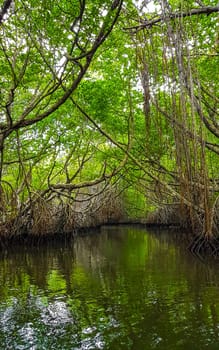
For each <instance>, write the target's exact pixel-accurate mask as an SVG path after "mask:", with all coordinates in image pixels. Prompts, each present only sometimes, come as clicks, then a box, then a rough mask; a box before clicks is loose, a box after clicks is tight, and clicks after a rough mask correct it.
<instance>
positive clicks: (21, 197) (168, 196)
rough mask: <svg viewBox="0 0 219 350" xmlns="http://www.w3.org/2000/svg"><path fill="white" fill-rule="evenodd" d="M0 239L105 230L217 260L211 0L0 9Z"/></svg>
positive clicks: (216, 89) (216, 74) (68, 2)
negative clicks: (147, 233)
mask: <svg viewBox="0 0 219 350" xmlns="http://www.w3.org/2000/svg"><path fill="white" fill-rule="evenodd" d="M0 80H1V83H0V240H1V242H2V244H3V245H4V244H5V242H6V241H8V240H9V241H10V239H14V238H18V237H29V236H30V237H36V238H39V237H44V236H47V237H48V236H53V235H55V234H58V235H65V234H70V235H75V234H77V232H79V231H80V230H82V229H89V228H92V227H97V226H101V225H103V224H109V223H127V222H132V223H133V222H138V223H139V222H140V223H144V224H146V225H158V226H162V225H166V226H173V227H177V228H179V229H181V230H183V231H184V232H187V236H188V237H189V240H190V249H191V251H192V252H194V253H196V254H200V253H202V252H206V251H207V252H209V253H210V254H212V255H218V251H219V240H218V235H219V162H218V160H219V143H218V139H219V4H218V0H202V1H201V0H197V1H193V0H153V1H152V0H145V1H140V0H139V1H137V0H114V1H111V0H60V1H52V0H46V1H43V0H37V1H35V0H4V1H1V2H0Z"/></svg>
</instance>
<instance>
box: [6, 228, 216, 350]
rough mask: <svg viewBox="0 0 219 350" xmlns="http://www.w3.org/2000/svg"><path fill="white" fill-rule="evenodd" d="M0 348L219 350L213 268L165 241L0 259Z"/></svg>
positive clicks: (65, 247) (128, 236) (100, 242)
mask: <svg viewBox="0 0 219 350" xmlns="http://www.w3.org/2000/svg"><path fill="white" fill-rule="evenodd" d="M0 281H1V284H0V349H109V350H111V349H112V350H120V349H124V350H127V349H133V350H138V349H139V350H143V349H145V350H146V349H147V350H148V349H162V350H165V349H168V350H171V349H173V350H175V349H185V348H186V349H192V350H195V349H198V350H200V349H218V348H219V318H218V315H219V285H218V283H219V269H218V266H217V263H216V261H215V262H214V263H213V264H203V263H202V262H200V261H198V260H197V259H195V258H194V257H193V256H192V255H191V254H189V252H187V251H186V249H185V247H182V246H180V245H179V244H178V243H176V242H175V240H174V239H173V237H172V236H170V235H167V234H166V233H165V232H162V233H161V232H160V233H156V234H155V233H147V232H145V231H144V230H142V229H136V228H135V229H134V228H130V227H120V228H113V227H111V228H109V227H108V228H106V227H105V228H103V229H102V232H101V233H99V234H98V233H97V234H92V235H90V236H85V237H79V238H77V239H76V240H75V241H74V242H70V243H65V244H64V243H63V244H60V243H57V244H53V245H52V246H51V245H50V246H41V247H40V246H39V247H38V248H31V249H27V248H25V247H14V248H13V249H11V250H9V251H7V252H1V254H0Z"/></svg>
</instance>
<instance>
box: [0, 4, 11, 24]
mask: <svg viewBox="0 0 219 350" xmlns="http://www.w3.org/2000/svg"><path fill="white" fill-rule="evenodd" d="M12 1H13V0H5V2H4V3H3V6H2V8H1V11H0V24H2V22H3V17H4V15H6V13H7V12H8V9H9V7H10V6H11V4H12Z"/></svg>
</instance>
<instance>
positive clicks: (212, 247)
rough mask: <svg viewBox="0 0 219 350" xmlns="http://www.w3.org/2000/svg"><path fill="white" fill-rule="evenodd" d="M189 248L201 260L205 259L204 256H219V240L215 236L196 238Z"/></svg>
mask: <svg viewBox="0 0 219 350" xmlns="http://www.w3.org/2000/svg"><path fill="white" fill-rule="evenodd" d="M188 248H189V250H190V251H191V253H192V254H194V255H195V256H198V257H199V258H203V257H204V256H214V257H216V256H219V240H218V239H217V238H215V237H214V236H212V237H209V236H203V235H199V236H196V237H195V238H194V240H193V241H192V242H191V243H190V245H189V247H188Z"/></svg>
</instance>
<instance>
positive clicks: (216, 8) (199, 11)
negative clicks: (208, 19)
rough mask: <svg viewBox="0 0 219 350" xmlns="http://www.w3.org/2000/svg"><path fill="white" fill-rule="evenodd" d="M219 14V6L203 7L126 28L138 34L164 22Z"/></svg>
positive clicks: (161, 16) (170, 14)
mask: <svg viewBox="0 0 219 350" xmlns="http://www.w3.org/2000/svg"><path fill="white" fill-rule="evenodd" d="M215 12H219V5H218V6H206V7H201V8H196V9H192V10H190V11H188V12H175V13H169V14H168V15H164V16H163V15H160V17H158V18H154V19H151V20H149V21H148V20H145V21H144V22H143V23H142V24H140V25H137V26H133V27H128V28H124V29H125V30H130V31H133V32H138V31H139V30H142V29H144V28H151V27H153V26H154V25H155V24H157V23H160V22H163V21H168V20H171V19H173V20H174V19H176V18H184V17H189V16H196V15H202V14H204V15H207V16H209V15H210V14H212V13H215Z"/></svg>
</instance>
